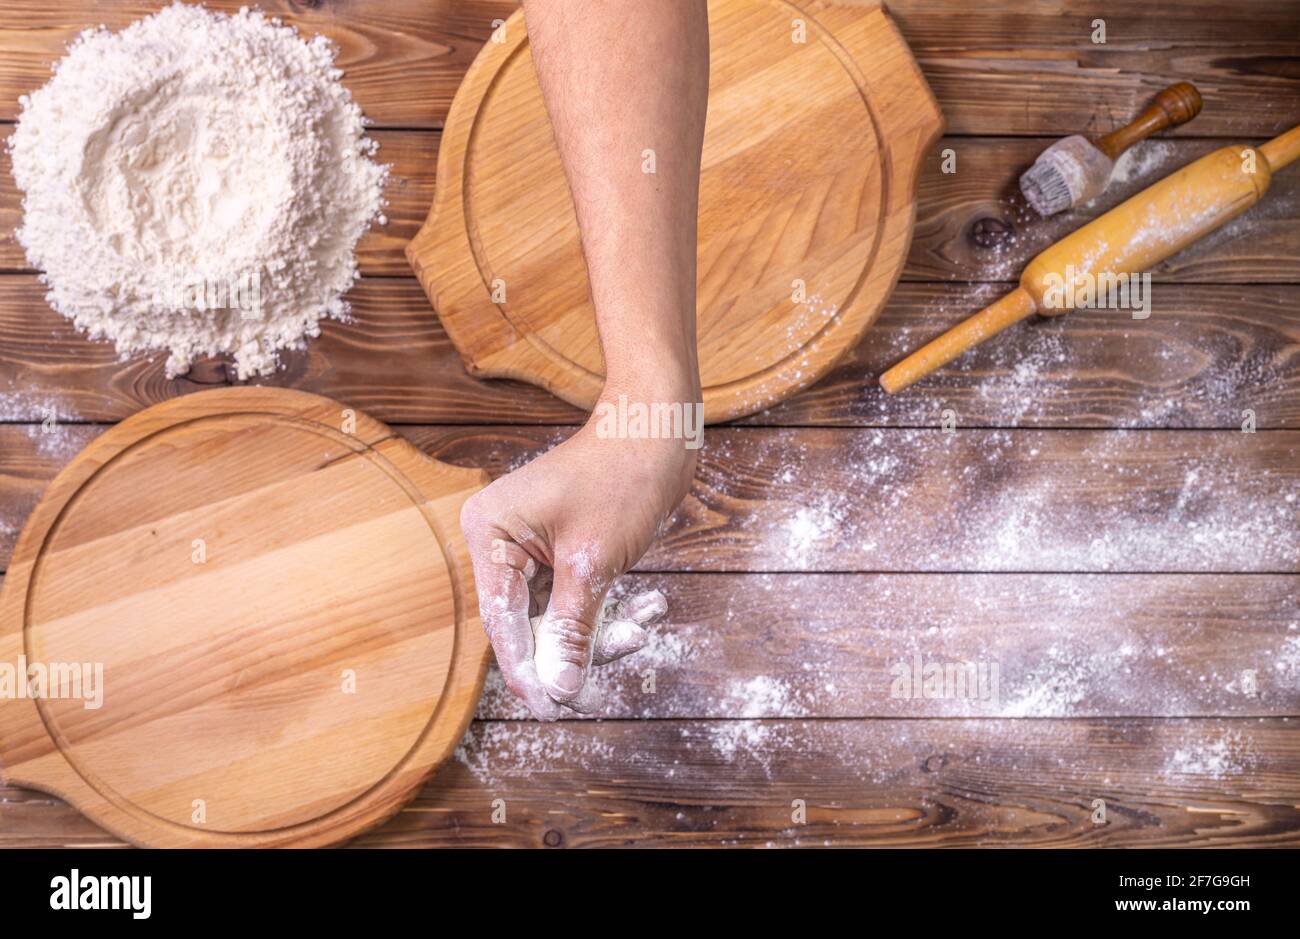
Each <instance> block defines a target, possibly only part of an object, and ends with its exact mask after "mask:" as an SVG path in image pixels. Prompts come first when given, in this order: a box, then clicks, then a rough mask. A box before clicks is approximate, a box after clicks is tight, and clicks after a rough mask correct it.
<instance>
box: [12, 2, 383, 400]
mask: <svg viewBox="0 0 1300 939" xmlns="http://www.w3.org/2000/svg"><path fill="white" fill-rule="evenodd" d="M341 74H342V73H341V72H340V71H339V70H338V69H336V68H335V67H334V48H333V47H332V46H331V45H330V44H329V42H328V41H327V40H326V39H325V38H324V37H321V36H318V37H316V38H314V39H312V40H311V41H310V42H308V41H305V40H304V39H302V38H301V37H299V35H298V34H297V32H296V31H295V30H294V29H292V28H290V27H287V26H283V25H281V24H280V23H279V21H278V20H274V19H267V18H266V17H265V16H264V15H263V14H262V13H260V12H252V11H249V10H247V9H244V10H242V11H240V12H239V13H237V14H235V15H233V16H226V15H223V14H218V13H212V12H209V11H207V10H205V9H203V8H202V7H197V6H186V5H183V4H179V3H177V4H175V5H173V6H171V7H168V8H166V9H164V10H162V11H161V12H159V13H157V14H155V15H153V16H149V17H147V18H145V19H143V20H139V21H137V22H135V23H133V24H132V25H131V26H129V27H127V28H126V29H125V30H123V31H121V32H119V33H112V32H109V31H108V30H107V29H103V28H100V29H91V30H87V31H85V32H84V33H82V34H81V36H80V37H79V38H78V39H77V40H76V41H75V42H74V43H73V44H72V46H71V47H70V48H69V50H68V54H67V56H66V57H65V58H64V59H63V60H62V61H61V62H59V63H58V65H57V66H56V68H55V73H54V77H53V78H52V79H51V80H50V81H49V82H48V83H47V84H46V85H45V86H44V87H42V88H41V89H39V90H38V91H36V92H34V93H32V94H31V95H28V96H24V97H23V98H22V99H21V106H22V109H21V113H20V115H19V119H18V126H17V129H16V130H15V132H14V133H13V135H12V136H11V138H10V143H9V146H10V149H11V154H12V159H13V174H14V179H15V181H16V182H17V184H18V187H19V188H20V189H21V190H22V191H23V192H24V193H25V198H24V202H23V207H24V215H23V224H22V227H21V228H19V229H18V232H17V237H18V240H19V241H20V242H21V243H22V245H23V247H24V248H25V249H26V252H27V258H28V261H29V263H31V264H32V265H33V266H35V267H37V268H38V269H40V270H41V271H42V272H43V273H42V275H41V276H42V279H43V280H44V282H45V284H46V286H47V287H48V293H47V295H46V297H47V300H48V301H49V303H50V305H51V306H53V307H54V309H55V310H57V311H58V312H59V313H61V314H63V315H64V316H65V317H67V318H69V319H71V320H73V321H74V323H75V324H76V325H77V327H78V328H79V329H82V330H84V331H85V332H87V333H88V334H89V335H90V336H91V337H92V338H103V339H108V340H111V341H112V342H114V343H115V344H116V346H117V350H118V352H119V353H120V354H122V355H123V356H127V355H132V354H136V353H141V352H149V351H153V350H167V351H168V352H169V353H170V356H169V358H168V359H167V363H166V371H167V375H168V377H172V376H175V375H177V374H180V373H182V372H185V371H186V370H188V368H189V367H190V364H191V362H192V361H193V359H194V358H196V357H199V356H210V355H221V354H231V355H233V356H234V364H235V369H236V372H237V374H238V377H239V378H241V379H242V378H247V377H250V376H255V375H263V374H268V373H269V372H271V371H273V370H274V368H275V366H276V363H277V352H278V351H279V350H281V349H285V348H292V347H297V346H300V345H301V344H302V343H303V341H304V339H305V337H308V336H315V335H318V334H319V330H320V327H319V321H320V320H321V319H322V318H324V317H335V318H341V317H343V316H345V315H346V313H347V310H348V307H347V304H346V303H345V302H344V301H343V300H342V295H343V294H344V293H345V292H346V291H347V290H348V288H349V287H350V286H351V285H352V283H353V281H354V280H355V279H356V277H357V265H356V259H355V256H354V249H355V247H356V244H357V241H358V240H359V239H360V237H361V236H362V234H363V233H364V232H365V230H366V228H367V227H368V226H369V224H370V222H371V221H372V220H374V219H375V218H376V217H379V220H380V221H381V222H382V221H383V219H382V217H381V216H379V212H380V208H381V205H382V198H383V184H384V181H385V177H386V173H387V168H386V167H382V166H380V165H378V164H376V163H375V162H373V161H372V160H371V159H369V156H370V155H371V154H373V152H374V150H375V144H374V142H373V141H370V140H367V139H365V137H364V125H363V119H362V116H361V111H360V109H359V108H358V107H357V105H356V104H355V103H353V101H352V97H351V95H350V94H349V93H348V91H347V89H346V88H344V87H343V85H342V84H341V83H340V82H339V78H340V76H341Z"/></svg>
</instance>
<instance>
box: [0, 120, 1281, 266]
mask: <svg viewBox="0 0 1300 939" xmlns="http://www.w3.org/2000/svg"><path fill="white" fill-rule="evenodd" d="M6 136H7V135H6ZM373 136H374V138H375V139H376V140H377V141H378V142H379V144H380V150H379V158H380V160H381V161H382V162H384V163H387V164H389V165H390V166H391V167H392V170H391V176H390V182H389V185H388V188H387V190H386V193H387V198H388V200H389V204H388V206H387V207H386V208H385V214H386V215H387V216H388V220H389V223H388V225H386V226H384V227H381V228H374V229H372V230H371V231H370V233H368V234H367V235H366V236H365V237H364V238H363V239H362V240H361V243H360V245H359V246H358V251H357V259H358V262H359V264H360V266H361V272H362V274H363V275H367V276H399V277H406V276H410V274H411V268H410V265H408V264H407V262H406V257H405V255H404V254H403V251H404V249H405V247H406V242H407V241H409V240H410V238H411V237H412V236H413V235H414V234H415V232H416V231H417V230H418V229H419V226H420V225H421V224H422V223H423V221H424V218H425V216H426V215H427V214H428V211H429V205H430V203H431V202H432V199H433V188H434V169H435V165H436V163H437V153H438V136H439V135H438V134H437V133H436V132H430V131H418V130H409V131H402V130H393V131H386V130H380V131H375V132H374V133H373ZM1051 142H1052V140H1051V139H1039V138H1023V139H1022V138H985V137H945V138H943V140H942V142H941V143H940V145H939V146H938V147H936V148H935V149H934V150H932V151H931V152H930V153H929V154H927V155H926V157H925V160H924V163H923V165H922V170H921V174H920V179H919V188H918V192H917V197H918V204H919V216H918V218H917V224H916V231H915V236H914V237H913V239H912V246H911V251H910V253H909V255H908V262H907V266H906V268H905V269H904V271H903V278H902V279H903V280H904V281H931V280H954V279H960V280H968V281H1006V282H1009V281H1014V280H1015V279H1016V278H1017V277H1018V276H1019V273H1020V270H1021V269H1022V268H1023V267H1024V265H1025V264H1026V263H1028V261H1029V260H1030V259H1031V258H1033V256H1034V255H1035V254H1037V253H1038V252H1039V251H1041V250H1043V249H1044V248H1046V247H1047V246H1048V245H1049V244H1051V243H1052V242H1053V241H1055V240H1057V239H1059V238H1061V237H1062V236H1064V235H1065V234H1067V233H1069V232H1070V231H1072V230H1074V229H1075V228H1077V227H1078V226H1079V225H1081V224H1083V223H1084V222H1086V221H1088V220H1090V219H1092V218H1094V217H1096V216H1097V215H1099V214H1101V213H1102V212H1104V211H1105V210H1107V209H1109V208H1111V207H1112V206H1115V205H1118V204H1119V203H1120V202H1122V201H1123V200H1124V199H1127V198H1128V197H1129V196H1131V195H1132V194H1134V193H1135V192H1137V191H1139V190H1140V189H1142V188H1145V187H1146V186H1148V185H1150V184H1151V183H1152V182H1154V181H1155V180H1157V179H1159V178H1161V177H1163V176H1165V175H1168V174H1169V173H1170V172H1172V171H1173V170H1175V169H1177V168H1179V167H1181V166H1184V165H1186V164H1187V163H1190V162H1191V161H1192V160H1194V159H1196V158H1197V157H1199V156H1203V155H1204V154H1206V153H1208V152H1209V151H1211V150H1213V149H1215V148H1216V147H1218V146H1220V145H1221V144H1222V141H1218V140H1157V141H1148V142H1145V143H1142V144H1139V145H1138V146H1137V147H1136V148H1134V150H1133V151H1131V155H1130V156H1129V157H1127V158H1125V159H1124V160H1123V161H1122V162H1121V163H1120V164H1119V166H1118V168H1117V170H1116V176H1115V178H1114V180H1113V181H1112V183H1111V186H1110V188H1109V189H1108V190H1107V191H1106V193H1104V194H1103V195H1102V196H1101V197H1099V198H1098V199H1097V200H1096V201H1095V203H1092V204H1090V205H1089V206H1088V207H1087V208H1086V209H1082V208H1081V209H1076V210H1074V211H1071V212H1064V213H1061V214H1060V215H1057V216H1053V217H1052V218H1051V219H1041V218H1039V217H1038V215H1037V214H1036V213H1034V212H1032V211H1030V210H1029V209H1028V208H1027V206H1026V205H1025V204H1024V201H1023V199H1021V198H1019V196H1018V194H1017V190H1016V188H1015V187H1016V183H1015V181H1016V180H1017V179H1018V178H1019V176H1020V173H1021V172H1023V171H1024V170H1025V169H1026V168H1027V167H1028V166H1029V165H1030V164H1032V163H1033V161H1034V159H1035V158H1036V157H1037V156H1038V154H1039V152H1040V151H1042V150H1043V149H1044V148H1045V147H1047V146H1048V145H1049V144H1050V143H1051ZM1256 142H1258V141H1256ZM949 149H950V150H952V151H953V153H954V154H955V158H956V161H957V162H956V170H957V171H956V172H952V173H945V172H943V171H942V167H941V162H942V160H943V156H942V154H943V153H944V151H945V150H949ZM21 222H22V194H21V193H20V192H19V191H18V189H17V186H16V184H15V183H14V181H13V176H12V175H11V172H10V158H9V151H8V149H7V148H4V147H0V273H3V272H14V271H30V270H31V268H30V267H29V266H28V264H27V260H26V258H25V256H24V255H23V251H22V247H21V246H20V245H19V244H18V242H17V240H16V239H15V238H14V234H13V232H14V229H15V228H16V227H17V226H18V225H20V224H21ZM1153 276H1154V278H1155V279H1156V280H1158V281H1161V282H1169V283H1217V284H1229V283H1297V282H1300V172H1294V173H1292V172H1286V173H1279V174H1278V175H1277V176H1276V178H1275V179H1274V181H1273V185H1272V187H1271V189H1270V190H1269V193H1268V196H1267V197H1266V199H1265V201H1264V202H1263V203H1262V204H1261V205H1259V206H1257V207H1256V208H1254V209H1253V210H1251V211H1250V212H1248V213H1247V214H1246V215H1244V216H1242V217H1241V218H1239V219H1237V220H1235V221H1234V222H1232V223H1230V224H1229V225H1228V226H1226V227H1225V228H1223V229H1222V230H1220V231H1218V232H1216V233H1215V234H1214V235H1212V236H1211V237H1209V238H1207V239H1205V240H1204V241H1202V242H1199V243H1197V244H1196V245H1195V246H1193V247H1191V248H1189V249H1188V250H1186V251H1184V252H1182V253H1181V254H1178V255H1176V256H1175V257H1174V258H1171V259H1170V260H1169V261H1166V262H1165V263H1163V264H1161V265H1160V266H1159V268H1157V269H1156V271H1155V272H1154V274H1153Z"/></svg>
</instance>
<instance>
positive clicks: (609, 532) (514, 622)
mask: <svg viewBox="0 0 1300 939" xmlns="http://www.w3.org/2000/svg"><path fill="white" fill-rule="evenodd" d="M694 473H695V451H694V450H692V449H688V448H687V447H686V446H685V445H684V442H683V441H682V440H680V439H628V438H626V437H617V438H615V437H605V436H602V435H601V434H599V433H598V432H597V423H596V421H595V420H594V419H593V420H592V421H589V422H588V423H587V424H586V425H585V426H584V427H583V428H582V429H580V430H579V431H578V432H577V433H576V434H574V435H573V436H572V437H570V438H569V439H568V440H566V441H565V442H564V443H562V444H560V445H559V446H558V447H556V448H554V449H553V450H551V451H549V452H548V453H546V454H543V455H542V456H540V457H538V458H537V459H535V460H533V461H532V462H531V463H529V464H527V465H526V466H524V467H522V468H520V469H518V470H516V471H514V472H513V473H510V474H508V475H506V476H503V477H501V478H500V479H498V480H496V481H495V482H494V483H492V485H490V486H488V487H487V488H486V489H484V490H482V491H481V492H479V493H477V494H475V495H474V496H472V497H471V498H470V499H469V500H468V501H467V502H466V503H465V506H464V509H463V510H462V512H461V528H462V530H463V531H464V534H465V539H466V541H467V542H468V545H469V550H470V556H471V558H472V560H473V564H474V578H475V582H476V583H477V586H478V595H479V606H480V610H481V613H482V617H483V625H484V628H485V629H486V630H487V634H488V638H489V639H490V640H491V642H492V647H493V649H494V650H495V652H496V656H497V663H498V665H499V666H500V668H501V673H502V677H503V678H504V679H505V683H506V686H507V687H508V688H510V690H511V691H512V692H514V693H515V694H516V695H518V696H519V697H520V698H522V699H523V700H524V702H525V703H526V704H527V705H528V708H529V710H531V711H532V713H533V715H534V716H535V717H537V718H538V719H540V720H555V719H556V718H557V717H559V715H560V713H561V707H562V706H567V707H570V708H572V709H573V710H575V711H584V712H586V711H590V710H593V709H594V708H595V707H596V705H597V704H598V701H597V698H596V693H595V688H594V686H593V685H592V684H591V683H590V682H589V681H588V674H589V672H590V670H591V667H592V665H593V664H602V663H603V662H604V661H612V660H613V659H614V658H617V657H619V656H621V655H626V654H628V653H630V652H633V651H635V650H636V649H638V648H640V647H641V645H643V644H644V642H645V632H644V630H643V629H642V628H641V627H642V626H643V625H644V624H645V623H646V622H648V621H649V620H650V619H651V618H653V615H654V613H655V610H654V607H655V604H654V602H652V601H651V602H643V605H642V606H641V607H634V608H633V609H634V610H636V614H635V615H633V613H631V612H628V613H626V615H623V617H622V618H618V614H617V613H616V616H615V618H614V619H613V620H612V621H611V623H610V624H609V625H607V626H606V627H605V629H604V630H603V632H602V631H601V630H600V624H601V612H602V608H603V606H604V602H605V595H606V593H607V591H608V590H609V586H610V584H611V583H612V581H613V580H614V578H615V577H617V576H619V575H620V574H622V573H624V572H625V571H627V570H628V569H630V568H631V567H632V566H633V565H634V564H635V563H636V562H637V561H638V560H640V558H641V556H642V555H643V554H644V553H645V551H646V549H647V548H648V547H649V546H650V544H651V542H652V541H653V540H654V537H655V535H656V533H657V532H658V530H659V527H660V525H661V524H662V523H663V522H664V521H665V520H666V519H667V518H668V516H669V514H670V513H671V512H672V510H673V509H674V508H675V507H676V506H677V504H678V503H679V502H680V501H681V500H682V498H683V497H684V496H685V494H686V492H687V490H688V489H689V487H690V482H691V478H692V477H693V476H694ZM541 566H545V567H549V568H551V569H552V572H553V578H554V580H553V584H552V587H551V592H550V595H549V600H548V602H546V606H545V612H544V613H543V614H542V616H541V619H540V621H539V622H538V623H537V625H536V633H535V634H534V626H533V623H532V621H531V618H530V590H529V581H530V580H531V579H532V578H533V577H534V576H535V575H536V574H537V572H538V570H539V568H540V567H541ZM634 599H635V598H634ZM662 602H663V601H662V596H661V595H660V596H659V600H658V604H659V605H660V606H662Z"/></svg>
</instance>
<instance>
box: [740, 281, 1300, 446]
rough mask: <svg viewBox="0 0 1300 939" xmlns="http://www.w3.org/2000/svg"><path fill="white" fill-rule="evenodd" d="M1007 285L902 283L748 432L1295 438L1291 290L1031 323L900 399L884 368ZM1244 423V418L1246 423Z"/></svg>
mask: <svg viewBox="0 0 1300 939" xmlns="http://www.w3.org/2000/svg"><path fill="white" fill-rule="evenodd" d="M1010 286H1011V285H1005V284H984V285H958V284H951V285H938V284H926V285H922V284H902V285H900V286H899V287H898V289H897V290H895V292H894V294H893V296H892V297H891V298H890V302H889V304H888V305H887V306H886V308H885V313H884V315H883V316H882V317H881V319H880V320H879V321H878V322H877V324H876V325H875V326H873V327H872V329H871V331H870V332H869V333H868V334H867V336H866V337H865V338H864V339H863V341H862V342H861V343H860V344H859V345H858V347H857V348H856V349H854V350H853V351H852V352H851V353H849V355H847V356H845V358H844V359H843V360H842V361H841V362H840V363H839V364H838V365H837V366H836V367H835V369H833V370H832V371H831V373H830V374H829V375H827V376H826V377H825V378H823V379H822V380H821V381H820V382H818V383H817V384H816V385H814V386H812V387H811V388H809V389H808V390H807V391H804V392H802V393H801V394H798V395H795V396H794V397H792V398H790V399H789V400H788V401H786V402H784V403H783V404H780V405H777V406H776V407H774V408H772V409H770V410H769V411H766V412H764V413H762V414H757V415H754V416H753V417H751V418H748V419H747V420H746V421H745V422H744V423H749V424H763V425H782V424H784V425H789V424H799V425H810V424H819V425H839V426H855V425H856V426H867V425H870V426H910V427H922V426H931V427H933V426H936V425H938V424H939V423H941V416H942V414H943V412H944V411H945V410H948V409H951V410H952V411H953V416H954V417H955V419H956V420H957V422H958V423H959V424H962V425H964V426H974V427H1121V428H1122V427H1128V428H1135V427H1181V428H1211V427H1217V428H1232V429H1239V428H1240V427H1241V426H1242V424H1243V422H1244V421H1245V420H1246V419H1247V418H1248V417H1249V416H1250V415H1251V414H1253V417H1254V420H1255V423H1256V426H1257V427H1261V428H1262V427H1268V428H1295V427H1300V355H1297V353H1298V352H1300V288H1297V287H1292V286H1268V287H1264V286H1257V287H1247V286H1240V287H1229V286H1224V287H1210V286H1199V287H1192V286H1181V285H1180V286H1172V285H1170V286H1163V285H1159V284H1157V285H1155V286H1154V288H1153V289H1152V291H1151V315H1150V317H1149V318H1147V319H1145V320H1134V319H1132V318H1131V314H1130V313H1128V312H1127V311H1107V310H1080V311H1075V312H1073V313H1070V314H1068V315H1066V316H1061V317H1055V318H1046V317H1034V318H1033V319H1031V320H1029V321H1028V322H1026V323H1023V324H1021V325H1019V326H1017V327H1015V328H1014V329H1013V330H1010V331H1008V332H1007V333H1005V334H1003V335H1001V336H998V337H995V338H994V339H992V340H990V341H989V342H986V343H984V344H983V345H981V346H979V347H978V348H976V349H974V350H972V351H971V352H970V353H968V354H967V355H965V356H963V357H961V358H960V359H958V360H957V361H955V362H953V363H951V364H950V365H948V366H946V367H945V368H943V369H941V370H940V371H939V372H937V373H936V374H934V375H931V376H929V377H927V378H926V379H925V381H923V382H921V383H919V384H917V385H915V386H913V387H912V388H909V389H908V390H907V391H905V392H903V393H902V394H898V395H894V396H890V395H887V394H885V393H884V392H883V391H881V389H880V387H879V386H878V385H877V384H876V382H877V380H878V377H879V375H880V374H881V372H883V371H884V370H885V369H886V368H888V367H889V366H891V365H893V364H894V363H896V362H898V361H899V360H900V359H902V358H903V357H904V356H905V355H907V354H908V353H909V352H912V351H913V350H915V349H918V348H920V346H922V345H923V344H925V343H926V342H928V341H929V340H930V339H933V338H934V337H935V336H938V335H939V334H940V333H942V332H944V331H945V330H946V329H948V328H949V327H951V326H954V325H956V324H957V323H958V322H960V321H961V320H963V319H965V318H966V317H968V316H970V315H972V314H974V313H975V312H976V311H978V310H979V309H980V308H981V307H983V306H986V305H987V304H989V303H991V302H992V301H994V300H995V299H997V298H998V297H999V296H1001V295H1002V294H1003V293H1005V292H1006V291H1007V290H1009V289H1010ZM1248 412H1250V413H1249V414H1248Z"/></svg>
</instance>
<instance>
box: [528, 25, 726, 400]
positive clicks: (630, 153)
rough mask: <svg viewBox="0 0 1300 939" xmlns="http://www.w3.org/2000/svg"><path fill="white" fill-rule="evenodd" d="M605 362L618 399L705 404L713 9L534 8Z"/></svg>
mask: <svg viewBox="0 0 1300 939" xmlns="http://www.w3.org/2000/svg"><path fill="white" fill-rule="evenodd" d="M524 15H525V22H526V24H527V27H528V37H529V44H530V46H531V49H532V54H533V61H534V66H535V68H536V70H537V74H538V79H539V81H540V83H541V86H542V94H543V97H544V98H545V100H546V106H547V110H548V111H549V113H550V116H551V123H552V126H553V127H554V132H555V139H556V143H557V145H558V147H559V151H560V157H561V159H562V161H563V163H564V167H565V172H566V174H567V176H568V180H569V187H570V190H571V191H572V193H573V201H574V206H575V209H576V211H577V217H578V226H579V229H580V231H581V234H582V245H583V252H584V254H585V256H586V260H587V271H588V277H589V279H590V283H591V293H592V301H593V303H594V304H595V308H596V320H597V326H598V329H599V331H600V337H601V345H602V348H603V350H604V353H605V366H606V373H607V384H606V393H607V394H609V393H629V394H634V395H635V394H640V393H643V392H644V393H663V392H669V393H673V394H678V395H683V396H685V395H689V396H691V400H697V399H698V395H699V365H698V361H697V357H696V345H695V278H696V270H695V257H696V212H697V208H698V202H699V173H700V149H701V145H702V141H703V137H704V115H705V108H706V103H707V98H708V60H709V56H708V24H707V15H706V12H705V5H704V2H703V0H673V2H646V0H604V2H591V0H525V2H524Z"/></svg>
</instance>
